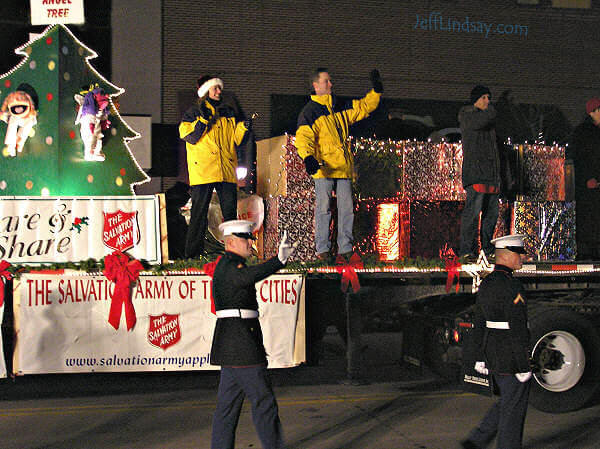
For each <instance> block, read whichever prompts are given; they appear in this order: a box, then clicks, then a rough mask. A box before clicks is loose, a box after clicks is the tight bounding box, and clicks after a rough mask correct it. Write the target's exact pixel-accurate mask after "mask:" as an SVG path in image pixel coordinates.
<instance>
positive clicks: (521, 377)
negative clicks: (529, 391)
mask: <svg viewBox="0 0 600 449" xmlns="http://www.w3.org/2000/svg"><path fill="white" fill-rule="evenodd" d="M515 377H516V378H517V380H518V381H519V382H521V383H525V382H527V381H528V380H529V379H531V371H529V372H527V373H517V374H515Z"/></svg>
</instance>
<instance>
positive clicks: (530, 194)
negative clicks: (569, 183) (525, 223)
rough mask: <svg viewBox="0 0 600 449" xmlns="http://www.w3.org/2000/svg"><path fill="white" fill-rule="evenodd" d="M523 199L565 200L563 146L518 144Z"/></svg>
mask: <svg viewBox="0 0 600 449" xmlns="http://www.w3.org/2000/svg"><path fill="white" fill-rule="evenodd" d="M517 150H518V151H519V154H520V156H519V160H520V161H521V164H522V165H521V166H522V171H523V193H524V195H525V197H524V200H525V201H564V200H565V172H564V164H565V147H561V146H558V145H554V146H548V145H537V144H536V145H518V146H517Z"/></svg>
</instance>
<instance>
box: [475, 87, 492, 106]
mask: <svg viewBox="0 0 600 449" xmlns="http://www.w3.org/2000/svg"><path fill="white" fill-rule="evenodd" d="M485 94H488V95H489V96H490V100H491V99H492V93H491V92H490V90H489V89H488V88H487V87H485V86H482V85H481V84H478V85H477V86H475V87H474V88H473V90H472V91H471V104H475V103H477V100H479V99H480V98H481V97H483V96H484V95H485Z"/></svg>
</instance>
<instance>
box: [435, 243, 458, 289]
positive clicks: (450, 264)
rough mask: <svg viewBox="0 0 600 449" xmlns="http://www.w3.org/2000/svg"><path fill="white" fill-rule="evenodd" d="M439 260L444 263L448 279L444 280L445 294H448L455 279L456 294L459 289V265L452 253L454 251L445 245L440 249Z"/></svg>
mask: <svg viewBox="0 0 600 449" xmlns="http://www.w3.org/2000/svg"><path fill="white" fill-rule="evenodd" d="M440 259H442V261H443V262H444V264H445V269H446V271H447V272H448V278H447V279H446V293H449V292H450V289H451V288H452V284H453V283H454V279H456V293H458V289H459V287H460V267H461V263H460V262H459V261H458V257H457V255H456V254H455V253H454V250H453V249H452V248H450V247H448V244H447V243H446V244H445V245H444V247H443V248H441V249H440Z"/></svg>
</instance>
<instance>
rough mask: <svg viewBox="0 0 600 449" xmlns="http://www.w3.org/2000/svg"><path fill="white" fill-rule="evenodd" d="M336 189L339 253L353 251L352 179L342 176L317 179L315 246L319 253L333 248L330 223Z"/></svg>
mask: <svg viewBox="0 0 600 449" xmlns="http://www.w3.org/2000/svg"><path fill="white" fill-rule="evenodd" d="M334 190H335V194H336V198H337V212H338V217H337V218H338V228H337V231H338V234H337V246H338V253H339V254H345V253H349V252H352V226H353V225H354V204H353V203H352V180H350V179H342V178H316V179H315V198H316V205H315V246H316V251H317V253H326V252H329V250H330V249H331V242H330V241H329V223H330V222H331V207H330V203H331V196H332V191H334Z"/></svg>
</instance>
